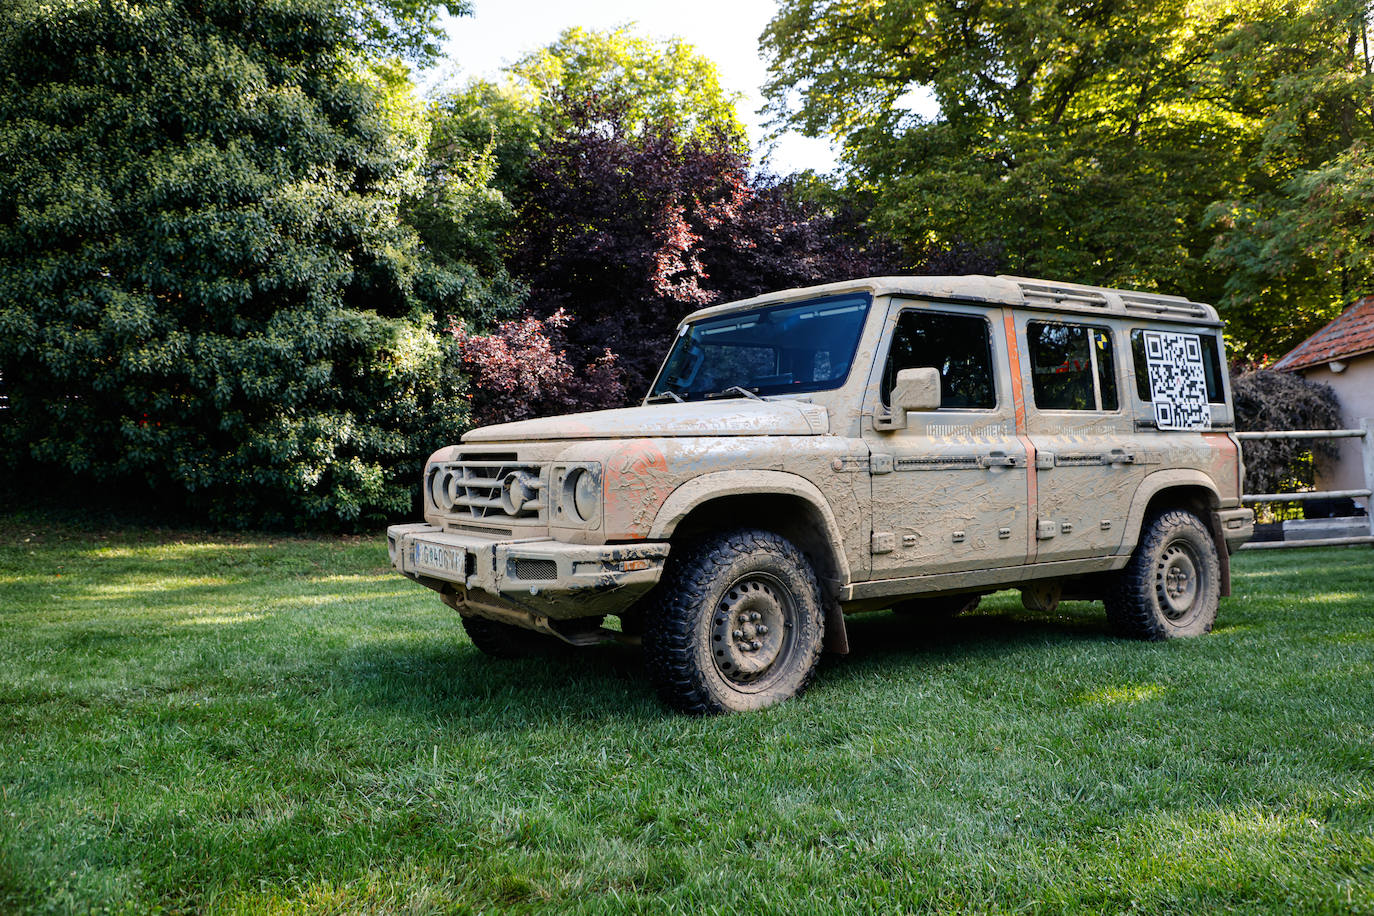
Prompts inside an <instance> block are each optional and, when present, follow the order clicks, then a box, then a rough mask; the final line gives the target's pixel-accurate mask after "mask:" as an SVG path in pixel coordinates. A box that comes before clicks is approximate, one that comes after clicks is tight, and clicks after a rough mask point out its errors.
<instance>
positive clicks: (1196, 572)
mask: <svg viewBox="0 0 1374 916" xmlns="http://www.w3.org/2000/svg"><path fill="white" fill-rule="evenodd" d="M1220 598H1221V563H1220V561H1219V560H1218V558H1217V545H1216V541H1214V540H1213V539H1212V535H1211V532H1209V531H1208V530H1207V526H1206V525H1204V524H1203V522H1202V520H1201V519H1199V518H1198V517H1197V516H1196V515H1194V514H1193V513H1191V512H1187V511H1185V510H1183V509H1170V510H1168V511H1165V512H1162V513H1160V514H1159V515H1156V516H1154V517H1153V518H1151V519H1150V521H1149V522H1148V523H1147V524H1146V525H1145V528H1144V530H1143V531H1142V532H1141V537H1140V543H1139V544H1137V545H1136V548H1135V552H1134V553H1133V554H1131V561H1130V562H1129V563H1128V564H1127V565H1126V568H1125V569H1123V570H1121V572H1119V573H1117V575H1116V579H1115V581H1114V582H1113V583H1112V586H1111V588H1109V589H1108V590H1107V594H1106V596H1105V601H1104V603H1105V604H1106V606H1107V620H1108V621H1109V622H1110V623H1111V626H1112V629H1113V631H1115V632H1116V633H1117V634H1118V635H1121V636H1129V637H1133V638H1136V639H1152V640H1160V639H1174V638H1177V637H1181V636H1201V635H1202V634H1204V633H1207V632H1209V631H1210V630H1211V629H1212V624H1213V623H1214V622H1215V621H1216V618H1217V605H1218V603H1219V601H1220Z"/></svg>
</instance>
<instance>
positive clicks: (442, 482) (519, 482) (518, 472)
mask: <svg viewBox="0 0 1374 916" xmlns="http://www.w3.org/2000/svg"><path fill="white" fill-rule="evenodd" d="M426 490H427V491H428V498H429V501H430V502H431V503H432V504H433V505H434V506H435V508H437V509H438V510H439V511H440V512H443V513H445V514H447V515H449V516H451V517H452V518H453V519H454V520H455V521H459V522H462V521H469V522H483V521H485V522H498V523H500V522H509V521H512V520H524V521H527V522H536V521H542V520H544V519H545V518H546V517H547V514H546V510H547V508H548V473H547V469H546V468H544V467H543V466H542V465H540V464H538V463H534V462H529V461H524V462H522V461H517V460H516V457H515V455H504V454H488V455H473V456H471V458H468V457H465V456H459V460H457V461H446V462H444V463H443V464H438V465H435V466H434V467H432V468H430V470H429V477H428V479H427V480H426Z"/></svg>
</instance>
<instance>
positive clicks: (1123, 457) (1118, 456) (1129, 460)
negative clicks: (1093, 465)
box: [1107, 448, 1135, 464]
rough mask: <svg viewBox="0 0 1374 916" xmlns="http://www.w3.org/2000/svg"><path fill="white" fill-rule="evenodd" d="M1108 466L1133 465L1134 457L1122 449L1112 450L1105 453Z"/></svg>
mask: <svg viewBox="0 0 1374 916" xmlns="http://www.w3.org/2000/svg"><path fill="white" fill-rule="evenodd" d="M1107 463H1108V464H1135V455H1132V454H1131V453H1130V452H1128V451H1126V450H1125V449H1124V448H1114V449H1112V450H1111V451H1110V452H1108V453H1107Z"/></svg>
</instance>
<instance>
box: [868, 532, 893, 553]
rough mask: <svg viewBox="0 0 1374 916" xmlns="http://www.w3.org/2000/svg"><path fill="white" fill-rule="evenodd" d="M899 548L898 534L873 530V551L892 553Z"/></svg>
mask: <svg viewBox="0 0 1374 916" xmlns="http://www.w3.org/2000/svg"><path fill="white" fill-rule="evenodd" d="M896 549H897V536H896V535H895V534H893V533H892V532H891V531H875V532H873V552H874V553H892V551H894V550H896Z"/></svg>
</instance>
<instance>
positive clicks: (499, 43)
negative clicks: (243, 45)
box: [420, 0, 837, 174]
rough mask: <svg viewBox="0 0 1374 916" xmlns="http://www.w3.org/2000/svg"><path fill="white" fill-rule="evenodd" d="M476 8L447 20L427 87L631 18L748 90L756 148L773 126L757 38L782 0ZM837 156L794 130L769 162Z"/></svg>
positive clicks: (596, 0)
mask: <svg viewBox="0 0 1374 916" xmlns="http://www.w3.org/2000/svg"><path fill="white" fill-rule="evenodd" d="M472 7H473V15H471V16H463V17H461V18H456V19H455V18H452V17H446V18H445V23H444V26H445V30H446V31H447V32H448V35H449V39H448V41H447V42H446V43H445V45H444V56H445V58H446V61H445V62H444V63H442V64H440V65H439V66H438V67H437V68H435V70H434V71H432V72H431V73H427V74H424V75H422V76H421V79H420V82H421V85H422V86H424V87H425V88H427V89H432V88H433V87H435V86H439V85H443V84H445V83H448V82H450V81H452V82H455V83H458V84H461V83H462V82H464V81H466V80H467V79H469V78H472V77H493V76H496V75H497V74H498V72H499V71H500V69H501V67H502V66H503V65H505V64H508V63H512V62H514V61H515V60H517V59H518V58H520V57H521V56H522V55H524V54H525V53H526V52H529V51H533V50H536V49H538V48H541V47H543V46H545V45H548V44H551V43H553V42H554V41H555V40H557V38H558V35H559V33H560V32H562V31H563V30H564V29H566V28H569V27H571V26H575V25H578V26H583V27H584V28H589V29H600V30H606V29H613V28H615V27H617V26H620V25H626V24H630V23H633V24H635V26H636V30H637V31H638V32H639V33H640V34H643V35H647V36H649V37H651V38H657V39H664V38H671V37H678V38H682V39H684V40H686V41H688V42H690V43H691V44H693V45H695V46H696V49H697V50H698V51H699V52H701V53H702V54H703V55H705V56H706V57H708V58H710V59H711V60H712V61H714V62H715V64H716V66H717V67H718V68H719V70H720V81H721V85H722V87H723V88H724V89H725V90H726V91H727V92H739V93H740V94H741V95H742V96H743V98H742V99H741V100H740V102H739V115H740V120H742V121H743V122H744V124H745V127H746V128H747V129H748V131H749V139H750V142H751V143H753V144H754V145H755V148H756V152H757V151H758V144H759V143H760V142H761V141H762V139H763V137H764V136H765V134H766V132H767V129H766V128H765V127H764V126H763V118H762V117H761V116H760V115H759V114H758V109H759V107H760V106H762V105H763V96H762V94H761V93H760V92H759V88H760V87H761V86H762V85H763V83H764V79H765V78H766V76H767V67H766V65H765V64H764V62H763V60H762V59H761V58H760V57H759V48H758V41H759V34H760V33H761V32H762V31H763V29H764V27H765V26H766V25H768V21H769V20H770V19H771V18H772V17H773V13H774V12H775V11H776V9H777V2H776V0H693V2H692V3H664V2H657V3H655V2H647V3H646V2H644V0H563V2H558V0H472ZM836 155H837V151H836V150H835V149H833V148H832V147H831V145H830V144H829V143H828V142H827V141H825V140H817V139H813V138H809V137H803V136H801V135H800V134H797V133H791V132H789V133H788V134H785V135H784V136H783V137H781V138H780V139H779V141H778V143H777V146H776V147H775V148H774V150H773V151H772V153H771V157H770V159H769V161H768V163H767V164H768V166H769V168H770V169H771V170H772V171H774V172H777V173H779V174H786V173H788V172H793V171H799V170H801V169H806V168H810V169H815V170H816V171H817V172H829V171H832V170H833V169H834V168H835V162H836ZM756 161H757V156H756Z"/></svg>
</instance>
